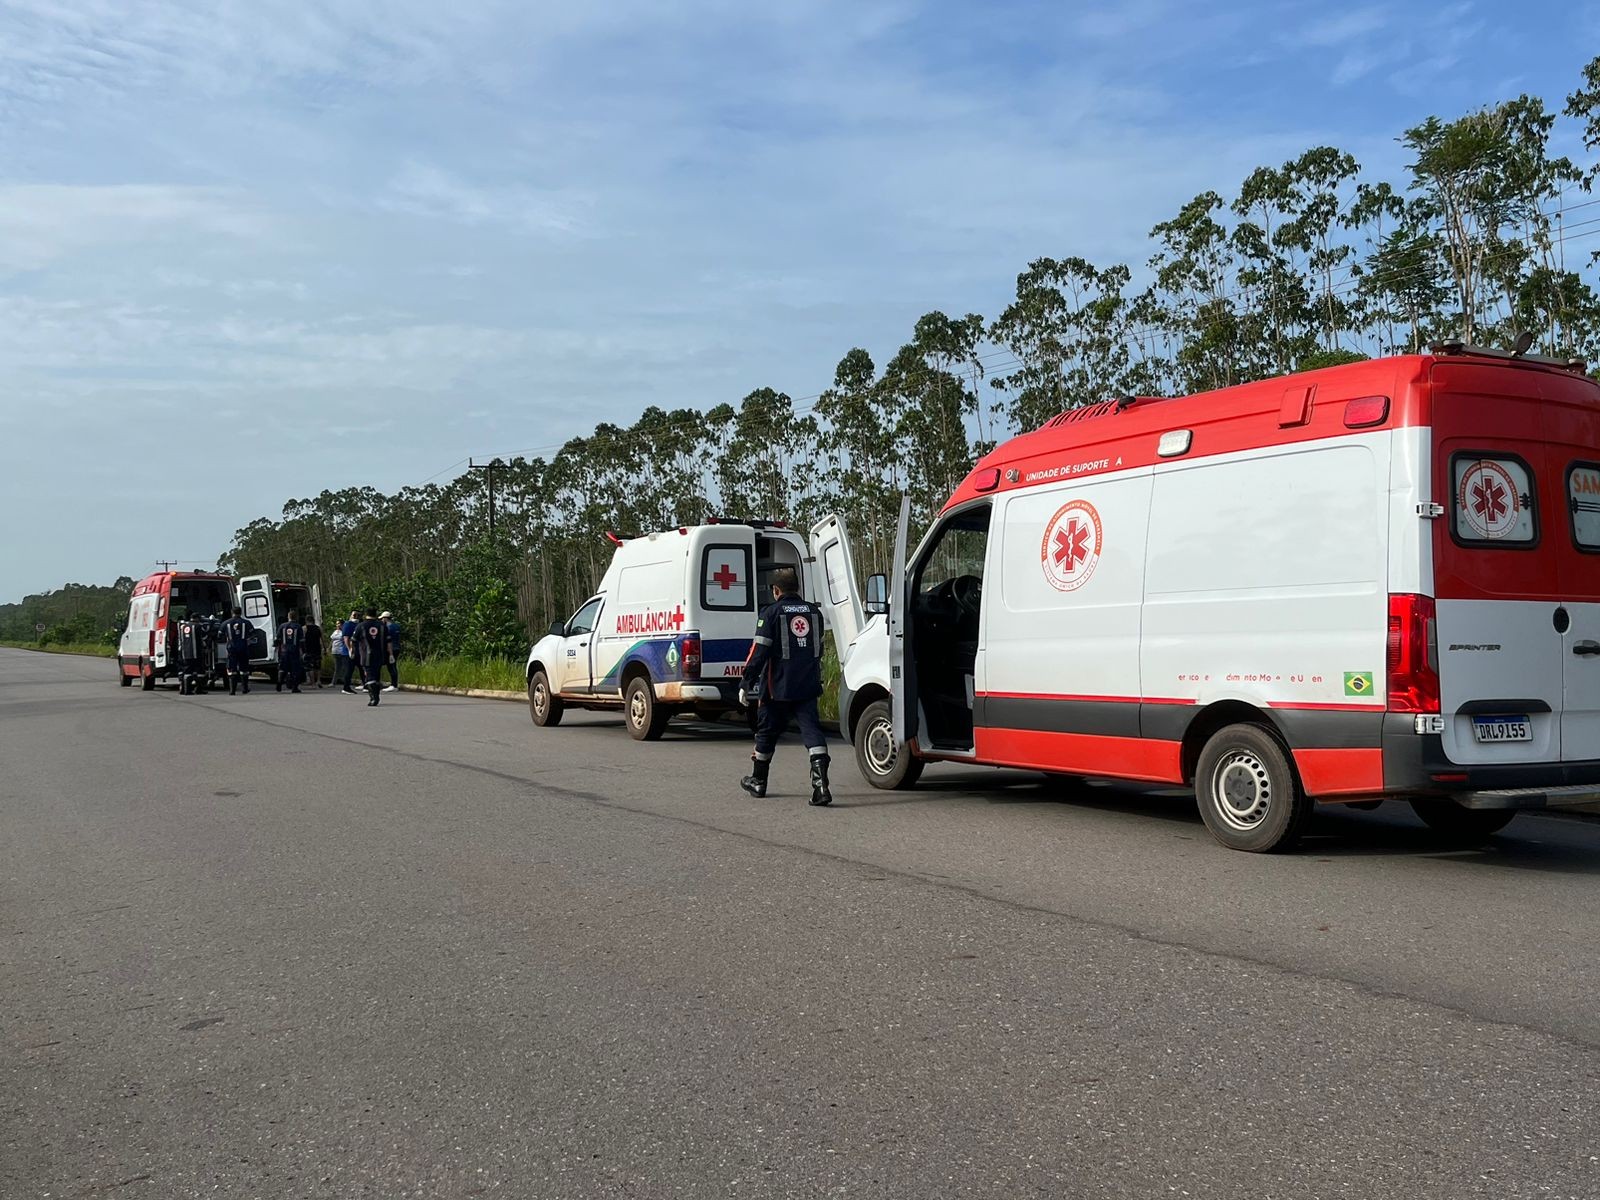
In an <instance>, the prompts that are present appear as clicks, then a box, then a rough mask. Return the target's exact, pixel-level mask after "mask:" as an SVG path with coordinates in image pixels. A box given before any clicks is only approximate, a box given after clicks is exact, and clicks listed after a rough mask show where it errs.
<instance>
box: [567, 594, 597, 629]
mask: <svg viewBox="0 0 1600 1200" xmlns="http://www.w3.org/2000/svg"><path fill="white" fill-rule="evenodd" d="M599 615H600V597H599V596H596V597H595V598H594V599H593V600H591V601H589V603H587V604H585V605H584V606H583V607H582V608H580V609H579V610H578V611H577V612H575V613H573V614H572V620H570V621H568V622H567V636H568V637H577V636H578V634H580V633H593V632H594V621H595V618H596V617H598V616H599Z"/></svg>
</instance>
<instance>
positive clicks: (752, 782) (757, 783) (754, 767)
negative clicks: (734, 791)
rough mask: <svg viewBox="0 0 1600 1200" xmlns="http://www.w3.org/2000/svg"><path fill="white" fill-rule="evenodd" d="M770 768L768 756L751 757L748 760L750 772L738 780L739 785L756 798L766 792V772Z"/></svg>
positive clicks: (770, 761)
mask: <svg viewBox="0 0 1600 1200" xmlns="http://www.w3.org/2000/svg"><path fill="white" fill-rule="evenodd" d="M771 769H772V760H771V759H770V758H752V759H751V760H750V774H748V775H746V776H745V777H744V778H743V779H741V780H739V786H740V787H742V788H743V789H744V790H745V791H747V792H749V793H750V794H751V795H752V796H754V797H755V798H756V799H757V800H759V799H761V797H763V796H765V795H766V794H767V772H768V771H770V770H771Z"/></svg>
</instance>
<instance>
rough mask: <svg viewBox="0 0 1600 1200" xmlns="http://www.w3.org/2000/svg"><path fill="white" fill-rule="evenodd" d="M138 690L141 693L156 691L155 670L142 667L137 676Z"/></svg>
mask: <svg viewBox="0 0 1600 1200" xmlns="http://www.w3.org/2000/svg"><path fill="white" fill-rule="evenodd" d="M139 688H140V690H141V691H145V692H153V691H155V690H156V670H155V668H154V667H148V666H147V667H143V668H141V670H140V674H139Z"/></svg>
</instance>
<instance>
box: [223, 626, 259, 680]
mask: <svg viewBox="0 0 1600 1200" xmlns="http://www.w3.org/2000/svg"><path fill="white" fill-rule="evenodd" d="M252 628H254V626H252V625H251V624H250V622H249V621H246V620H245V619H244V615H243V613H242V612H241V611H240V609H239V606H238V605H237V604H235V605H234V606H233V616H231V617H229V618H228V619H227V620H226V621H224V622H223V623H222V640H223V641H224V642H225V643H227V646H228V695H230V696H232V695H234V694H235V693H236V692H237V691H238V690H239V685H240V684H243V685H244V694H245V695H246V696H248V695H249V694H250V630H251V629H252Z"/></svg>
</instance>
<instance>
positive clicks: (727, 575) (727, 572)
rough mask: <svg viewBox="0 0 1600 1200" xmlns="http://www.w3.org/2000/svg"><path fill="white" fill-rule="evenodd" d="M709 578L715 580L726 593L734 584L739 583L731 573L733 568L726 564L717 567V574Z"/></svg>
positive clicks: (737, 578)
mask: <svg viewBox="0 0 1600 1200" xmlns="http://www.w3.org/2000/svg"><path fill="white" fill-rule="evenodd" d="M711 578H713V579H715V580H716V581H717V582H718V583H720V584H721V585H722V590H723V591H727V590H728V589H729V588H731V587H732V586H733V585H734V584H736V583H738V582H739V577H738V576H737V575H735V574H734V573H733V568H732V567H730V566H729V565H728V564H727V563H723V564H722V565H721V566H720V567H718V568H717V573H716V574H715V575H713V576H712V577H711Z"/></svg>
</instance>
